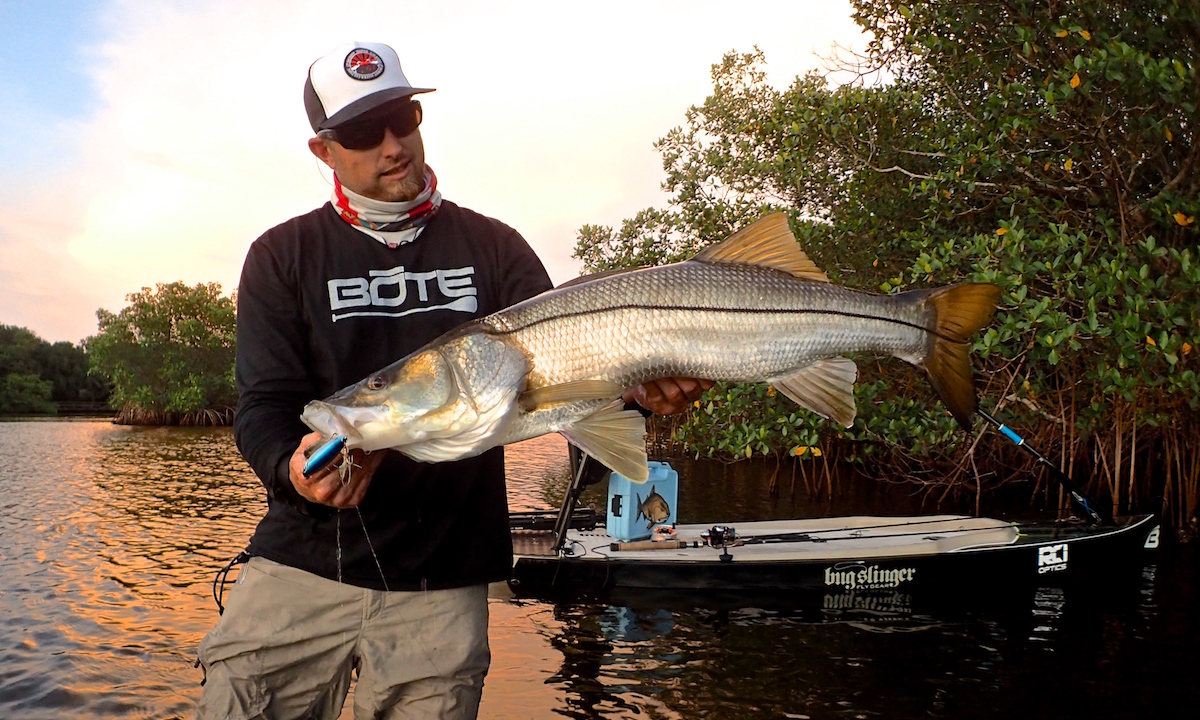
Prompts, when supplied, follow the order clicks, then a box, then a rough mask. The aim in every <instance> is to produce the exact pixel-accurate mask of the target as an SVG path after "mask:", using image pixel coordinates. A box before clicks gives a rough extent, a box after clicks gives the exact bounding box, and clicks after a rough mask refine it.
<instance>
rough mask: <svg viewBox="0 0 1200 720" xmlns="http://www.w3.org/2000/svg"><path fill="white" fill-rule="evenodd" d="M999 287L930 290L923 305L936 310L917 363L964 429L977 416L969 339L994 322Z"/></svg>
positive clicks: (968, 285)
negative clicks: (927, 337)
mask: <svg viewBox="0 0 1200 720" xmlns="http://www.w3.org/2000/svg"><path fill="white" fill-rule="evenodd" d="M1000 292H1001V290H1000V288H999V287H998V286H996V285H991V284H988V283H963V284H961V285H951V286H949V287H944V288H938V289H937V290H932V291H928V294H926V295H925V298H924V302H925V303H926V304H927V305H928V306H929V307H931V308H932V309H933V313H932V319H931V321H930V324H929V326H928V328H927V329H928V330H929V347H928V352H927V353H926V355H925V359H924V360H923V361H922V362H920V363H917V364H918V365H919V366H920V367H921V368H923V369H924V370H925V372H926V373H927V374H928V375H929V382H930V383H931V384H932V385H933V389H934V391H935V392H937V394H938V397H939V398H941V400H942V403H943V404H944V405H945V406H946V409H948V410H949V411H950V414H951V415H953V416H954V419H955V420H957V421H958V424H959V425H960V426H962V428H963V429H964V430H967V431H969V430H970V429H971V422H972V420H973V419H974V417H975V404H976V397H975V380H974V377H973V376H972V373H971V357H970V349H971V345H970V340H971V336H972V335H974V334H975V333H976V332H978V331H979V329H980V328H982V327H983V326H984V325H987V324H988V322H990V321H991V319H992V314H993V313H995V312H996V304H997V303H998V302H999V301H1000Z"/></svg>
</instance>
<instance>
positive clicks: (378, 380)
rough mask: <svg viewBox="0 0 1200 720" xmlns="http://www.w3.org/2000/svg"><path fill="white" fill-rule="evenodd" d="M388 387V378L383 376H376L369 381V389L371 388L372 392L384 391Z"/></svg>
mask: <svg viewBox="0 0 1200 720" xmlns="http://www.w3.org/2000/svg"><path fill="white" fill-rule="evenodd" d="M386 386H387V377H386V376H384V375H382V374H380V375H376V376H374V377H372V378H371V379H370V380H368V381H367V387H369V388H371V389H372V390H382V389H383V388H384V387H386Z"/></svg>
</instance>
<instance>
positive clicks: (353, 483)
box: [288, 432, 386, 508]
mask: <svg viewBox="0 0 1200 720" xmlns="http://www.w3.org/2000/svg"><path fill="white" fill-rule="evenodd" d="M322 437H323V436H322V435H321V434H320V433H315V432H314V433H309V434H308V435H305V436H304V437H303V438H301V440H300V446H299V447H297V448H296V452H294V453H292V458H291V460H289V461H288V476H289V479H291V481H292V487H294V488H296V492H298V493H300V496H301V497H303V498H304V499H305V500H308V501H309V502H314V503H316V504H318V505H328V506H330V507H335V508H350V507H355V506H356V505H358V504H359V503H360V502H362V499H363V497H364V496H366V494H367V488H368V487H369V486H370V484H371V477H372V476H373V475H374V474H375V470H376V468H378V467H379V463H380V462H382V461H383V456H384V455H385V454H386V451H383V450H377V451H375V452H371V453H368V452H363V451H362V450H351V451H350V462H351V463H352V467H351V468H349V472H347V473H345V477H344V478H343V477H342V473H341V471H340V466H341V464H342V463H343V462H345V461H344V460H342V459H341V458H339V459H338V460H335V461H334V462H332V463H330V464H329V465H326V466H325V467H324V468H322V469H320V470H318V471H317V472H315V473H313V474H312V475H311V476H310V477H304V463H305V461H306V460H308V457H307V456H306V455H305V451H306V450H308V448H309V447H311V446H312V445H314V444H315V443H317V442H319V441H320V440H321V438H322Z"/></svg>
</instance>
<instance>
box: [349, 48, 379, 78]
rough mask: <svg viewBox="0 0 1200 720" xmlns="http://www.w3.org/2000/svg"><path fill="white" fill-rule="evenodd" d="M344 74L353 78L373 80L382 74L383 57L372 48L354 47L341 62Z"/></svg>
mask: <svg viewBox="0 0 1200 720" xmlns="http://www.w3.org/2000/svg"><path fill="white" fill-rule="evenodd" d="M342 67H344V68H345V69H346V74H347V75H349V76H350V77H352V78H354V79H355V80H374V79H375V78H377V77H379V76H380V75H382V74H383V58H381V57H379V56H378V55H376V54H375V52H374V51H373V50H368V49H366V48H354V49H353V50H351V51H350V54H349V55H347V56H346V61H345V62H344V63H342Z"/></svg>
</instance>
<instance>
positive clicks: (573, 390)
mask: <svg viewBox="0 0 1200 720" xmlns="http://www.w3.org/2000/svg"><path fill="white" fill-rule="evenodd" d="M623 392H625V388H623V387H621V386H620V385H618V384H617V383H613V382H609V381H607V380H578V381H576V382H569V383H562V384H560V385H548V386H546V387H540V388H534V389H532V390H526V391H525V392H523V393H521V395H520V396H519V397H518V398H517V401H518V402H519V403H521V408H522V409H523V410H525V412H531V411H533V410H535V409H537V408H539V407H542V406H544V405H554V404H557V403H568V402H577V401H580V400H604V399H607V398H618V397H621V393H623Z"/></svg>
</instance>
